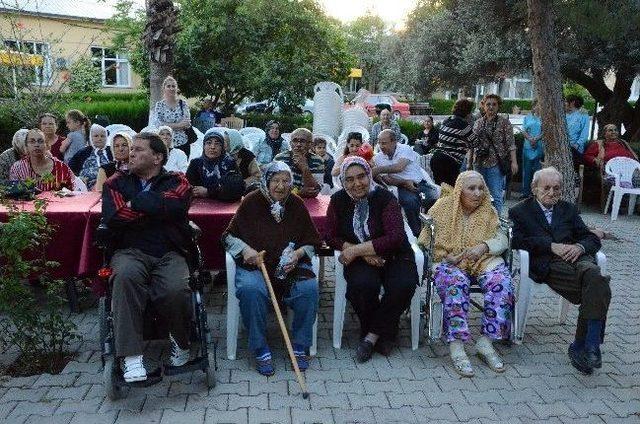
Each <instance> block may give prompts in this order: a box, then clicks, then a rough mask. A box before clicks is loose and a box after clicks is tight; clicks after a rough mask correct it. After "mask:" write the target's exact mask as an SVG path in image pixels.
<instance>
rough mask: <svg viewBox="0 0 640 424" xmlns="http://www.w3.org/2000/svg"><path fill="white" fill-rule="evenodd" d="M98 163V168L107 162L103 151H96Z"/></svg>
mask: <svg viewBox="0 0 640 424" xmlns="http://www.w3.org/2000/svg"><path fill="white" fill-rule="evenodd" d="M98 162H100V164H99V165H100V166H102V165H104V164H106V163H107V162H109V160H108V159H107V155H105V154H104V149H98Z"/></svg>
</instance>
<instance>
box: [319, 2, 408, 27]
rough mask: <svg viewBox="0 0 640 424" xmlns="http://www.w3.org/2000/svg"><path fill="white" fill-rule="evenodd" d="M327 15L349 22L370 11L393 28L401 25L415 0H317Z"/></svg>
mask: <svg viewBox="0 0 640 424" xmlns="http://www.w3.org/2000/svg"><path fill="white" fill-rule="evenodd" d="M319 2H320V4H322V5H323V6H324V8H325V10H326V12H327V14H328V15H330V16H333V17H335V18H338V19H340V20H341V21H343V22H350V21H353V20H354V19H356V18H357V17H358V16H362V15H365V14H366V13H367V12H368V11H371V12H372V13H373V14H374V15H378V16H380V17H381V18H382V19H383V20H384V21H385V22H387V23H388V24H390V25H392V26H393V27H395V28H400V27H402V24H403V22H404V20H405V18H406V16H407V15H408V14H409V12H410V11H411V9H413V7H414V6H415V4H416V0H319Z"/></svg>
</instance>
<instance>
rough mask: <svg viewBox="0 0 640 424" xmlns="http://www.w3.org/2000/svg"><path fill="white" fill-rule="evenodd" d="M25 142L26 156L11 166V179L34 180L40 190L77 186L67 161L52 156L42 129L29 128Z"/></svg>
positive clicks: (71, 188) (70, 188)
mask: <svg viewBox="0 0 640 424" xmlns="http://www.w3.org/2000/svg"><path fill="white" fill-rule="evenodd" d="M25 144H26V156H25V157H24V158H23V159H20V160H19V161H17V162H16V163H14V164H13V166H11V170H10V171H9V179H10V180H14V181H27V180H28V181H32V182H33V183H34V185H35V187H36V188H37V189H38V190H40V191H52V190H60V189H63V188H66V189H69V190H73V189H74V188H75V179H76V177H75V175H74V174H73V172H72V171H71V169H70V168H69V167H68V166H67V164H66V163H64V162H62V161H60V160H58V159H57V158H54V157H52V156H51V153H50V152H49V145H48V144H47V142H46V140H45V137H44V133H43V132H42V131H40V130H39V129H32V130H29V132H28V133H27V140H26V142H25Z"/></svg>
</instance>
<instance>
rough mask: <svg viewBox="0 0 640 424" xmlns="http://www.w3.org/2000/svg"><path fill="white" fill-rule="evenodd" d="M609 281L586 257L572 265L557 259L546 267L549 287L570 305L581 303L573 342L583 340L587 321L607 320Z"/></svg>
mask: <svg viewBox="0 0 640 424" xmlns="http://www.w3.org/2000/svg"><path fill="white" fill-rule="evenodd" d="M609 280H610V277H609V276H603V275H602V273H601V271H600V267H599V266H598V265H596V264H595V262H594V260H593V257H591V256H589V255H583V256H581V257H580V258H579V259H578V260H577V261H576V262H575V263H569V262H566V261H563V260H562V259H560V258H557V259H554V260H552V261H551V263H550V264H549V275H548V276H547V278H546V283H547V284H548V285H549V287H551V288H552V289H553V290H554V291H555V292H557V293H558V294H560V296H562V297H564V298H565V299H567V300H568V301H569V302H571V303H573V304H575V305H577V304H580V308H579V310H578V325H577V327H576V339H579V340H584V339H585V336H586V334H587V320H589V319H599V320H606V318H607V311H608V310H609V302H611V288H610V287H609Z"/></svg>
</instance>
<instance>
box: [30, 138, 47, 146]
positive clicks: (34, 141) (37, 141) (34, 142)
mask: <svg viewBox="0 0 640 424" xmlns="http://www.w3.org/2000/svg"><path fill="white" fill-rule="evenodd" d="M27 144H31V145H32V146H41V145H43V144H44V138H31V139H29V140H27Z"/></svg>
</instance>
